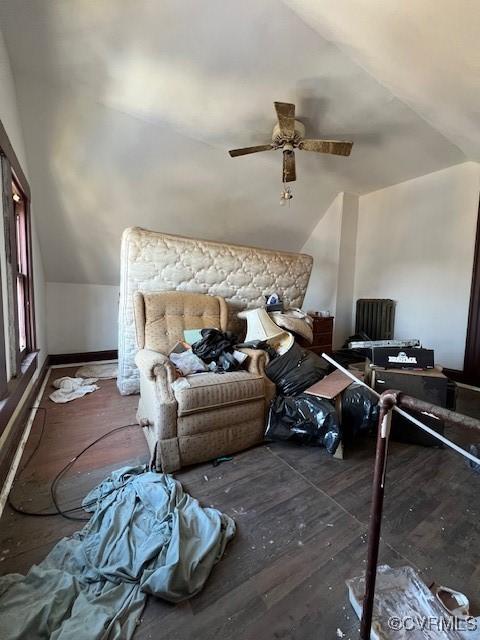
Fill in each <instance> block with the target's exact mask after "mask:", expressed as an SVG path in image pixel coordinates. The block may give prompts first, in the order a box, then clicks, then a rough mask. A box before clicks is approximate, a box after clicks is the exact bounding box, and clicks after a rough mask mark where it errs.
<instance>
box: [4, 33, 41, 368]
mask: <svg viewBox="0 0 480 640" xmlns="http://www.w3.org/2000/svg"><path fill="white" fill-rule="evenodd" d="M0 87H1V90H0V120H1V121H2V123H3V126H4V127H5V130H6V132H7V134H8V137H9V139H10V142H11V144H12V146H13V148H14V150H15V153H16V155H17V157H18V160H19V162H20V164H21V166H22V169H23V171H24V172H25V174H26V176H27V178H28V168H27V161H26V155H25V146H24V140H23V132H22V128H21V125H20V119H19V115H18V109H17V98H16V92H15V85H14V81H13V76H12V71H11V67H10V61H9V57H8V52H7V49H6V47H5V41H4V39H3V35H2V33H1V32H0ZM32 244H33V271H34V274H33V276H34V288H35V316H36V324H37V326H36V332H37V344H38V348H39V350H40V353H39V356H38V363H39V368H38V369H40V367H41V366H42V364H43V362H44V360H45V358H46V357H47V340H46V328H45V276H44V271H43V263H42V257H41V254H40V247H39V243H38V238H37V232H36V218H35V193H32ZM0 252H1V255H2V262H1V265H0V266H1V269H2V278H3V277H4V273H5V260H4V256H5V245H4V236H3V232H2V230H0ZM5 292H6V289H5V287H4V288H3V293H4V294H5Z"/></svg>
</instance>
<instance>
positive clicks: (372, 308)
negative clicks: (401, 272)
mask: <svg viewBox="0 0 480 640" xmlns="http://www.w3.org/2000/svg"><path fill="white" fill-rule="evenodd" d="M394 326H395V302H394V300H388V299H385V300H380V299H379V300H377V299H374V298H362V299H360V300H357V313H356V319H355V333H360V332H363V333H366V334H367V336H368V337H369V338H370V340H391V339H392V338H393V330H394Z"/></svg>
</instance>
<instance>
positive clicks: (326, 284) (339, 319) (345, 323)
mask: <svg viewBox="0 0 480 640" xmlns="http://www.w3.org/2000/svg"><path fill="white" fill-rule="evenodd" d="M357 218H358V196H356V195H353V194H348V193H339V194H338V195H337V197H336V198H335V200H334V201H333V202H332V204H331V205H330V207H329V208H328V210H327V212H326V213H325V215H324V216H322V218H321V219H320V220H319V222H318V224H317V226H316V227H315V229H314V230H313V232H312V234H311V235H310V237H309V239H308V241H307V242H306V243H305V244H304V246H303V247H302V252H303V253H308V254H310V255H311V256H313V269H312V275H311V277H310V282H309V283H308V288H307V293H306V295H305V301H304V303H303V308H304V310H306V311H330V313H331V314H332V315H334V316H335V325H334V335H333V342H334V347H341V346H342V344H343V343H344V341H345V338H347V337H348V336H349V335H351V334H352V324H353V319H352V300H353V287H354V268H355V245H356V238H357Z"/></svg>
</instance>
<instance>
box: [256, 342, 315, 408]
mask: <svg viewBox="0 0 480 640" xmlns="http://www.w3.org/2000/svg"><path fill="white" fill-rule="evenodd" d="M327 370H328V364H327V363H326V362H325V361H324V360H323V359H322V358H321V357H320V356H317V354H316V353H313V351H308V350H307V349H304V348H303V347H301V346H300V345H299V344H298V343H297V342H294V343H293V345H292V346H291V347H290V349H289V350H288V351H287V352H286V353H284V354H283V355H281V356H278V358H275V360H272V361H271V362H269V363H268V366H267V367H266V370H265V373H266V374H267V377H268V378H270V380H271V381H272V382H274V383H275V384H276V385H277V393H278V394H279V395H282V396H296V395H297V394H298V393H302V391H305V389H308V387H311V386H312V384H314V383H315V382H318V381H319V380H321V379H322V378H324V377H325V375H326V373H327Z"/></svg>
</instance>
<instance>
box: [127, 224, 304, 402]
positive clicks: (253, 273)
mask: <svg viewBox="0 0 480 640" xmlns="http://www.w3.org/2000/svg"><path fill="white" fill-rule="evenodd" d="M312 263H313V258H312V257H311V256H308V255H305V254H301V253H288V252H285V251H271V250H268V249H258V248H255V247H244V246H240V245H233V244H223V243H220V242H212V241H208V240H195V239H193V238H185V237H181V236H174V235H167V234H165V233H158V232H155V231H148V230H146V229H141V228H139V227H130V228H128V229H125V231H124V232H123V236H122V248H121V275H120V307H119V322H118V330H119V338H118V379H117V384H118V388H119V390H120V393H121V394H122V395H128V394H131V393H138V391H139V388H140V386H139V376H138V370H137V368H136V366H135V362H134V357H135V353H136V351H137V346H136V340H135V326H134V316H133V295H134V293H135V291H173V290H181V291H195V292H198V293H208V294H211V295H216V296H222V297H224V298H225V300H226V301H227V304H228V307H229V329H230V330H232V331H235V332H236V333H237V334H239V336H240V337H242V336H243V335H244V333H245V326H244V321H242V320H239V319H238V318H237V313H238V312H239V311H241V310H242V309H252V308H255V307H260V306H263V305H264V303H265V299H264V296H265V295H267V294H270V293H272V292H274V291H275V292H277V293H279V294H280V295H281V297H282V298H283V300H284V302H285V306H286V307H301V306H302V303H303V298H304V296H305V291H306V288H307V285H308V280H309V278H310V272H311V270H312Z"/></svg>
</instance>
